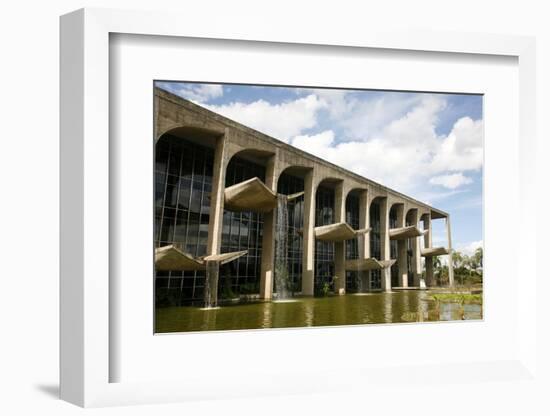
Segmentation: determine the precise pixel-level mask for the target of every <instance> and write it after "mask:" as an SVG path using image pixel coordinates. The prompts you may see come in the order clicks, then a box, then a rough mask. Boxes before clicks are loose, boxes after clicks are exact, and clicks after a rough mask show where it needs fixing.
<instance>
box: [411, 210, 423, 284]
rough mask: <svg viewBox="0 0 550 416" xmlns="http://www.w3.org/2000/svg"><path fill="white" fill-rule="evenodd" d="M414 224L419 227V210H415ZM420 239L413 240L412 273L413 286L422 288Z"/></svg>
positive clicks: (414, 238)
mask: <svg viewBox="0 0 550 416" xmlns="http://www.w3.org/2000/svg"><path fill="white" fill-rule="evenodd" d="M411 222H412V224H413V225H415V226H417V227H418V210H417V209H415V210H414V214H413V217H412V221H411ZM420 238H421V237H413V238H411V248H412V259H411V269H412V270H411V271H412V273H413V285H414V286H416V287H421V284H420V279H421V278H422V262H421V257H420Z"/></svg>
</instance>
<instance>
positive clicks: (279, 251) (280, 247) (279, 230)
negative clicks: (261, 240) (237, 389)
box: [275, 194, 289, 299]
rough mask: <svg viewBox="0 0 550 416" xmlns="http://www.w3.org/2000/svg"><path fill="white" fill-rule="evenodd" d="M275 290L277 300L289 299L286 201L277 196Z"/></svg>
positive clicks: (284, 196) (282, 197)
mask: <svg viewBox="0 0 550 416" xmlns="http://www.w3.org/2000/svg"><path fill="white" fill-rule="evenodd" d="M275 290H276V292H277V299H287V298H288V297H289V279H288V199H287V196H286V195H280V194H279V195H277V221H276V223H275Z"/></svg>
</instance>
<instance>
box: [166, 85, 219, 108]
mask: <svg viewBox="0 0 550 416" xmlns="http://www.w3.org/2000/svg"><path fill="white" fill-rule="evenodd" d="M161 87H163V88H166V89H168V90H169V91H171V92H172V93H174V94H176V95H179V96H180V97H183V98H185V99H187V100H191V101H194V102H195V103H198V104H203V103H205V102H207V101H208V100H210V99H212V98H218V97H221V96H223V86H222V85H219V84H175V83H162V85H161Z"/></svg>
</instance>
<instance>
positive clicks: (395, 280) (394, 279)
mask: <svg viewBox="0 0 550 416" xmlns="http://www.w3.org/2000/svg"><path fill="white" fill-rule="evenodd" d="M392 228H397V208H396V207H395V206H393V207H392V208H391V209H390V229H392ZM396 258H397V240H390V259H396ZM397 263H398V262H397V261H396V262H395V263H394V264H393V266H391V269H390V270H391V285H392V287H397V286H400V284H399V266H398V264H397Z"/></svg>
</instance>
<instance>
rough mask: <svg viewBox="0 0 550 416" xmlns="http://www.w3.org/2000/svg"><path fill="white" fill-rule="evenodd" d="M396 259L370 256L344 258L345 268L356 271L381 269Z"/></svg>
mask: <svg viewBox="0 0 550 416" xmlns="http://www.w3.org/2000/svg"><path fill="white" fill-rule="evenodd" d="M396 261H397V260H395V259H394V260H377V259H375V258H374V257H370V258H368V259H353V260H346V270H349V271H358V272H364V271H370V270H383V269H388V268H390V267H391V266H393V264H394V263H395V262H396Z"/></svg>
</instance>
